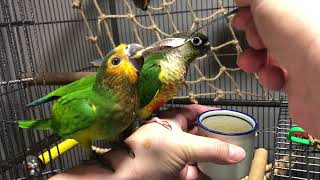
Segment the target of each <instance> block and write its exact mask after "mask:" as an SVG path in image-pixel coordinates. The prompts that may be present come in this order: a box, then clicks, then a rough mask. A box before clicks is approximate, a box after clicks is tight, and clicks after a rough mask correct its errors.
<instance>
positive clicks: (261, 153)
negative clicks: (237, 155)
mask: <svg viewBox="0 0 320 180" xmlns="http://www.w3.org/2000/svg"><path fill="white" fill-rule="evenodd" d="M267 161H268V151H267V150H266V149H264V148H259V149H257V150H256V152H255V153H254V158H253V160H252V165H251V169H250V173H249V178H248V180H263V179H264V175H265V170H266V165H267Z"/></svg>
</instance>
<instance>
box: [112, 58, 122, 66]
mask: <svg viewBox="0 0 320 180" xmlns="http://www.w3.org/2000/svg"><path fill="white" fill-rule="evenodd" d="M120 62H121V59H120V58H119V57H114V58H113V59H112V60H111V64H112V65H113V66H118V65H119V64H120Z"/></svg>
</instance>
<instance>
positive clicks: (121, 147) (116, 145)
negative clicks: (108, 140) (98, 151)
mask: <svg viewBox="0 0 320 180" xmlns="http://www.w3.org/2000/svg"><path fill="white" fill-rule="evenodd" d="M111 147H112V150H125V151H126V152H127V153H128V154H129V156H130V157H131V158H132V159H133V158H135V157H136V156H135V154H134V152H133V150H132V149H131V147H130V146H129V145H128V144H127V143H125V142H124V141H119V142H114V143H112V145H111Z"/></svg>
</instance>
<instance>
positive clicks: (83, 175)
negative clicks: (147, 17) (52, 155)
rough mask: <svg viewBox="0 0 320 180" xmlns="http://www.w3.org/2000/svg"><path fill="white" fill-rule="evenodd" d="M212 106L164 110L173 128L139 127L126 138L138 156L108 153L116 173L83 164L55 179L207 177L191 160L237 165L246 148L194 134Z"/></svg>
mask: <svg viewBox="0 0 320 180" xmlns="http://www.w3.org/2000/svg"><path fill="white" fill-rule="evenodd" d="M209 109H214V108H212V107H211V108H210V107H208V106H201V105H188V106H185V107H181V108H173V109H170V110H167V111H164V112H162V113H161V114H160V115H159V118H162V119H165V120H167V121H168V122H169V123H170V125H171V127H172V130H168V129H166V128H164V127H163V126H161V125H159V124H157V123H150V124H146V125H144V126H142V127H141V128H139V129H138V130H137V131H136V132H135V133H133V134H132V135H131V136H130V137H129V138H128V139H127V140H126V142H127V143H128V144H129V145H130V147H131V148H132V150H133V152H134V153H135V158H132V157H129V155H128V154H127V153H126V152H124V151H116V150H115V151H113V150H111V152H108V153H107V154H106V155H105V158H107V159H109V160H110V161H111V162H112V166H113V168H115V173H112V172H111V171H108V170H107V169H105V168H103V167H101V166H98V165H91V166H85V165H81V166H78V167H75V168H73V169H70V170H67V171H65V172H62V173H61V174H58V175H56V176H54V177H53V178H52V180H60V179H68V180H72V179H77V180H78V179H108V178H109V179H121V180H122V179H139V180H143V179H148V180H149V179H207V178H208V177H206V176H205V175H204V174H202V173H201V172H200V170H198V168H197V167H196V166H194V165H188V163H189V162H200V161H211V162H215V163H219V164H233V163H237V162H239V161H241V160H242V159H243V158H244V156H245V152H244V150H243V149H242V148H239V147H237V146H234V145H230V144H227V143H224V142H221V141H219V140H216V139H212V138H207V137H201V136H196V135H194V134H191V133H196V132H197V127H196V126H195V121H194V120H195V118H196V117H197V116H198V115H199V114H200V113H201V112H203V111H207V110H209ZM188 132H189V133H188Z"/></svg>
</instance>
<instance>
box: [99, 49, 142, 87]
mask: <svg viewBox="0 0 320 180" xmlns="http://www.w3.org/2000/svg"><path fill="white" fill-rule="evenodd" d="M141 49H143V46H141V45H138V44H120V45H119V46H117V47H116V48H115V49H113V50H112V51H111V52H109V53H108V54H107V55H106V56H105V57H104V60H103V63H102V65H101V67H100V68H99V70H98V74H97V80H98V81H101V83H102V84H105V85H106V84H107V85H108V84H109V85H110V83H115V84H117V83H120V82H124V81H125V82H126V83H130V84H136V83H137V82H138V79H139V72H140V70H141V68H142V66H143V62H144V61H143V57H141V56H139V57H138V56H135V54H136V52H138V51H139V50H141ZM109 85H108V86H109Z"/></svg>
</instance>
